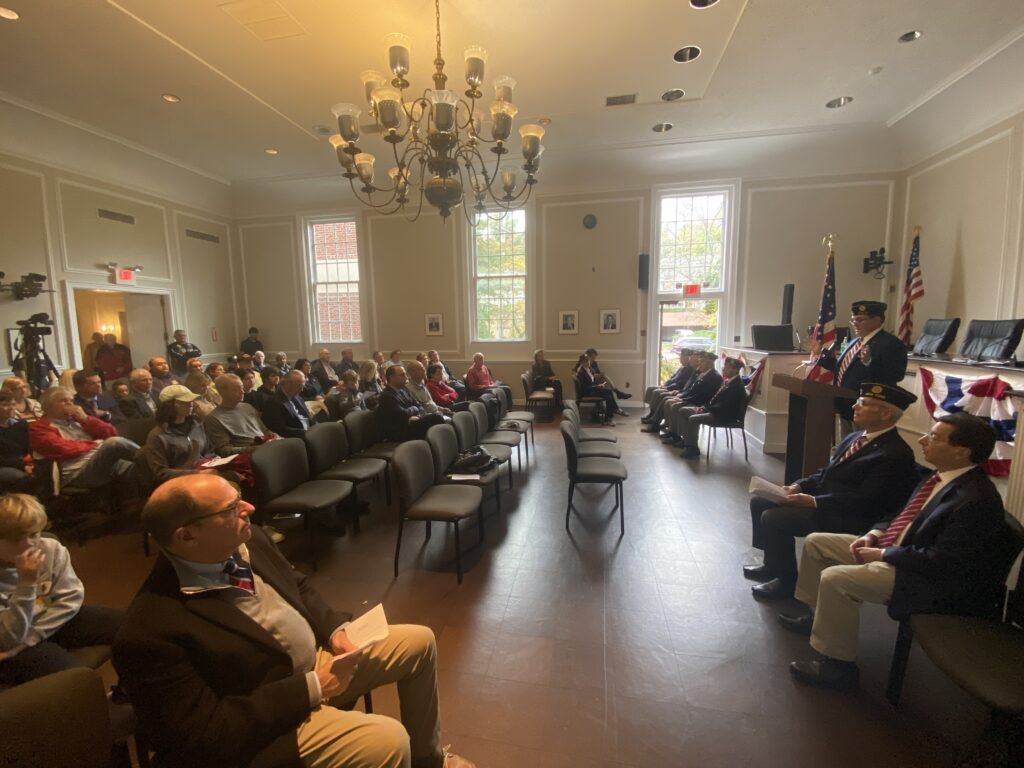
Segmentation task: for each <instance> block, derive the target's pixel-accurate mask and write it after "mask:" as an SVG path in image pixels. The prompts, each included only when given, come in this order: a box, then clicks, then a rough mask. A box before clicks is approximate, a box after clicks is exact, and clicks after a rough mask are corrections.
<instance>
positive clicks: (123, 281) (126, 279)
mask: <svg viewBox="0 0 1024 768" xmlns="http://www.w3.org/2000/svg"><path fill="white" fill-rule="evenodd" d="M114 283H115V284H117V285H135V270H134V269H118V270H115V271H114Z"/></svg>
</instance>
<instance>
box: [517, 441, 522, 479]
mask: <svg viewBox="0 0 1024 768" xmlns="http://www.w3.org/2000/svg"><path fill="white" fill-rule="evenodd" d="M516 458H517V460H518V461H519V471H520V472H522V471H523V445H522V442H521V441H520V443H519V445H517V446H516Z"/></svg>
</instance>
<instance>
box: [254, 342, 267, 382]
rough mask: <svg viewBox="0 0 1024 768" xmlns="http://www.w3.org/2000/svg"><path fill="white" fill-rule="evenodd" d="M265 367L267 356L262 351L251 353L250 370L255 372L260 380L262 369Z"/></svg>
mask: <svg viewBox="0 0 1024 768" xmlns="http://www.w3.org/2000/svg"><path fill="white" fill-rule="evenodd" d="M266 365H267V356H266V355H265V354H264V353H263V350H262V349H257V350H256V351H255V352H253V353H252V369H253V370H254V371H256V373H258V374H259V375H260V377H261V378H262V376H263V369H264V368H265V367H266Z"/></svg>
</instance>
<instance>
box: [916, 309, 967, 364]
mask: <svg viewBox="0 0 1024 768" xmlns="http://www.w3.org/2000/svg"><path fill="white" fill-rule="evenodd" d="M959 330H960V318H959V317H948V318H944V319H941V320H936V319H932V320H928V321H927V322H926V323H925V324H924V328H923V329H922V330H921V335H920V336H919V337H918V339H917V341H916V342H915V343H914V350H913V352H912V354H915V355H920V356H922V357H924V356H927V355H941V354H943V353H944V352H945V351H946V350H947V349H949V347H950V345H951V344H952V343H953V339H955V338H956V334H957V331H959Z"/></svg>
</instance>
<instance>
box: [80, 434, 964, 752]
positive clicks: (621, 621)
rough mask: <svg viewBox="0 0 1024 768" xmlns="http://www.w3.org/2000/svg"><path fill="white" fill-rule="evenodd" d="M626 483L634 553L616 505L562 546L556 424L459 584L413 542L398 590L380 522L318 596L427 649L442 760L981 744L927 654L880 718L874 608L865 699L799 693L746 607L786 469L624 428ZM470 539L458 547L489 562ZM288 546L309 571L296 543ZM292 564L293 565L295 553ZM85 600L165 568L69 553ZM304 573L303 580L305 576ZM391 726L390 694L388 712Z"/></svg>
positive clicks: (107, 552) (880, 621)
mask: <svg viewBox="0 0 1024 768" xmlns="http://www.w3.org/2000/svg"><path fill="white" fill-rule="evenodd" d="M616 434H617V435H618V436H619V440H620V445H621V446H622V449H623V455H624V460H625V462H626V464H627V466H628V467H629V472H630V477H629V481H628V482H627V484H626V491H625V498H626V535H625V537H623V538H621V539H620V538H619V535H618V520H617V518H615V519H613V518H612V517H610V516H609V511H610V509H611V505H612V503H613V502H612V500H611V494H610V493H608V494H606V493H604V492H603V491H600V490H598V489H597V488H586V487H585V488H584V489H583V490H581V491H578V492H577V496H576V509H577V512H576V513H575V514H574V516H573V520H572V534H571V535H567V534H566V532H565V529H564V527H563V523H564V514H565V506H564V505H565V491H566V488H567V482H566V475H565V460H564V454H563V448H562V441H561V436H560V435H559V433H558V430H557V427H556V426H555V425H553V424H538V426H537V446H536V452H535V454H533V457H532V458H533V460H532V461H531V466H530V467H529V471H528V472H526V473H525V474H522V475H517V476H516V487H515V489H514V491H513V492H512V494H511V496H506V497H505V502H506V503H505V504H504V509H505V510H506V512H505V514H503V515H501V516H498V515H496V514H494V513H493V511H491V510H493V506H490V505H489V506H488V510H489V511H490V516H489V518H488V521H487V523H488V525H487V540H486V543H485V545H484V546H483V547H476V546H474V548H472V549H471V550H469V552H468V553H467V554H466V556H465V567H466V576H465V581H464V583H463V584H462V586H458V585H457V584H456V582H455V575H454V564H453V560H452V558H453V548H452V547H453V542H452V540H451V537H450V535H447V534H446V533H444V532H443V531H442V530H440V529H439V528H437V527H435V532H434V536H433V538H432V540H431V541H430V543H429V544H425V543H424V539H423V533H422V527H421V526H416V527H411V528H408V529H407V531H406V538H405V542H404V547H403V553H402V563H401V571H400V575H399V578H398V579H397V580H393V579H392V573H391V558H392V555H393V551H394V535H395V517H396V513H395V511H394V510H393V509H392V510H387V509H385V508H384V506H383V501H382V500H380V499H376V500H375V501H374V512H373V514H372V515H370V516H369V517H368V518H364V523H363V531H362V533H361V535H359V536H358V537H355V538H353V537H345V538H340V539H336V540H334V541H333V543H332V544H331V545H330V553H329V554H327V555H324V556H323V557H322V561H321V567H320V570H319V572H318V573H317V574H316V576H315V580H316V582H317V584H318V585H319V587H320V589H321V590H322V592H323V593H324V594H325V595H326V596H327V597H328V599H329V600H330V601H332V602H333V603H335V604H337V605H338V606H342V607H345V608H348V609H350V610H353V611H355V612H359V611H360V610H361V609H364V608H367V607H370V606H372V605H374V604H375V603H376V602H378V601H383V602H384V605H385V607H386V610H387V614H388V617H389V619H390V620H391V621H392V622H396V623H397V622H418V623H422V624H426V625H429V626H430V627H432V628H433V630H434V632H435V633H436V635H437V638H438V644H439V649H440V651H439V654H440V656H439V667H440V689H441V701H442V717H443V729H444V740H445V743H449V742H451V743H452V744H453V745H454V748H455V749H456V750H457V751H458V752H460V753H461V754H464V755H466V756H467V757H470V758H472V759H473V760H475V761H476V762H477V764H478V765H480V766H481V768H507V767H508V768H511V767H512V766H517V767H518V766H536V767H537V768H569V767H570V766H572V767H576V766H593V767H594V768H606V767H608V766H655V765H657V766H698V765H699V766H739V765H743V766H781V765H786V766H808V767H812V766H813V767H817V766H846V765H849V766H858V768H860V767H861V766H863V765H864V764H865V763H870V764H873V765H884V766H922V767H924V766H928V767H929V768H931V767H934V766H947V765H952V764H953V762H954V757H955V755H956V754H958V753H959V752H960V751H963V750H969V749H971V748H972V747H973V746H974V744H975V743H976V742H977V739H978V737H979V734H980V732H981V726H982V724H983V720H984V713H983V711H982V710H981V709H980V708H979V707H978V706H977V704H975V703H974V702H973V701H972V700H971V699H970V698H969V697H967V696H966V695H964V694H963V693H961V692H960V691H959V690H958V689H956V688H955V687H954V686H952V685H951V684H950V683H949V682H948V681H946V680H945V679H944V678H943V677H942V675H941V674H940V673H938V672H936V670H935V669H934V668H933V667H931V665H930V664H929V663H928V661H927V659H925V658H924V657H923V655H922V654H921V653H920V652H919V651H917V652H915V653H914V655H913V656H912V657H911V666H910V672H909V674H908V677H907V682H906V686H905V690H904V701H903V705H902V706H901V708H900V710H899V711H893V710H892V709H891V708H890V707H889V705H888V704H887V703H886V701H885V698H884V684H885V676H886V673H887V670H888V664H889V657H890V654H891V650H892V646H893V640H894V637H895V625H894V624H893V622H891V621H890V620H889V619H888V618H887V617H886V616H885V613H884V611H883V610H882V609H881V608H878V607H871V606H869V607H866V608H865V609H864V611H863V614H864V621H863V622H862V629H861V636H862V660H861V667H862V683H861V690H860V691H859V693H857V694H856V695H850V696H847V695H839V694H834V693H830V692H824V691H818V690H813V689H808V688H805V687H803V686H801V685H799V684H797V683H794V682H793V681H792V680H791V679H790V677H789V674H788V671H787V668H786V667H787V663H788V662H789V661H790V660H791V659H795V658H809V657H812V656H813V652H812V651H811V650H810V649H809V647H808V646H807V643H806V641H805V640H803V639H802V638H799V637H795V636H793V635H790V634H787V633H786V632H785V631H783V630H782V629H781V628H780V627H779V626H778V625H777V624H776V622H775V614H776V613H777V612H778V610H779V606H776V605H772V606H765V605H761V604H759V603H757V602H755V601H754V600H753V599H752V598H751V597H750V592H749V587H750V584H749V582H746V581H744V579H743V578H742V574H741V571H740V566H741V565H742V564H743V563H746V562H752V561H753V560H754V559H755V555H756V553H755V552H754V551H753V550H751V549H750V548H749V547H748V541H749V514H748V511H747V494H746V486H747V482H748V479H749V477H750V474H751V473H752V472H753V473H757V474H762V475H764V476H766V477H769V478H774V479H776V480H781V475H782V465H781V463H780V462H779V461H778V460H776V459H773V458H770V457H765V456H762V455H760V454H756V453H753V452H752V453H751V455H750V462H749V464H748V463H745V462H744V461H743V455H742V451H741V450H740V446H738V445H737V447H736V448H735V449H734V450H732V451H731V452H730V451H729V450H728V449H727V448H726V446H725V444H724V440H721V439H720V440H719V441H718V442H717V445H716V446H715V448H714V450H713V453H712V460H711V463H710V464H707V463H705V462H704V461H703V460H701V461H700V462H699V463H696V462H688V461H684V460H682V459H680V458H679V457H678V455H677V452H676V451H671V450H669V449H668V448H665V447H663V446H662V445H661V444H660V443H659V442H658V441H657V440H656V439H654V438H652V437H651V436H648V435H642V434H640V433H639V431H638V423H637V417H636V416H633V417H630V418H622V419H620V420H619V426H618V427H617V428H616ZM475 533H476V532H475V530H474V531H472V534H471V535H468V536H466V537H464V542H471V543H475V541H476V536H475ZM286 544H287V545H291V547H290V549H291V550H294V554H295V556H296V557H297V558H301V556H302V554H303V552H304V550H303V548H302V545H303V544H304V542H303V541H302V537H301V536H300V535H299V534H296V535H295V536H294V537H291V538H290V539H289V541H288V542H286ZM286 551H288V550H287V549H286ZM73 557H74V562H75V565H76V567H77V569H78V572H79V574H80V575H81V576H82V578H83V580H84V581H85V583H86V587H87V590H88V594H89V597H90V600H92V601H94V602H98V603H102V604H107V605H115V606H123V605H127V603H128V602H129V600H130V599H131V596H132V594H133V592H134V591H135V589H136V588H137V586H138V585H139V583H140V582H141V580H142V578H143V577H144V575H145V574H146V573H147V572H148V570H149V567H150V560H149V559H147V558H144V557H143V556H142V553H141V548H140V545H139V540H138V537H137V536H113V537H107V538H105V539H101V540H98V541H93V542H90V543H89V544H87V545H86V546H84V547H82V548H75V549H74V550H73ZM301 567H305V566H301ZM374 702H375V706H376V708H377V710H378V711H380V712H384V713H386V714H392V715H397V699H396V697H395V694H394V691H393V690H388V689H385V690H381V691H378V692H377V693H376V694H375V696H374Z"/></svg>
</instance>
